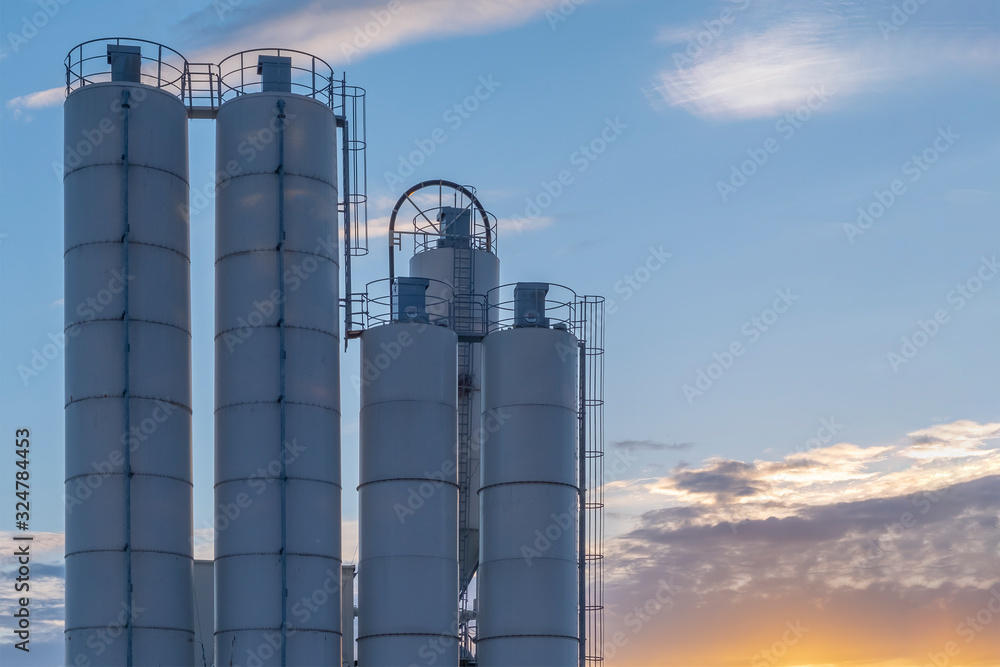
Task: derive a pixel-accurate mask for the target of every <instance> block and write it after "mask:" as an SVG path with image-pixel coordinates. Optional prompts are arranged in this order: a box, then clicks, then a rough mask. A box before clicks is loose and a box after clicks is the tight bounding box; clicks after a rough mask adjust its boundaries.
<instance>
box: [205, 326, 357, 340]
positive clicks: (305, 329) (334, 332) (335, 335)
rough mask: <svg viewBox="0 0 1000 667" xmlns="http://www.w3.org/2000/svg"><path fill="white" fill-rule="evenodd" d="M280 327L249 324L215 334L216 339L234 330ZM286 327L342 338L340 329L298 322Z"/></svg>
mask: <svg viewBox="0 0 1000 667" xmlns="http://www.w3.org/2000/svg"><path fill="white" fill-rule="evenodd" d="M277 328H279V327H278V325H277V324H261V325H260V326H250V325H249V324H248V325H247V326H245V327H232V328H230V329H223V330H222V331H219V332H217V333H216V334H215V340H219V336H225V335H226V334H227V333H232V332H233V331H245V330H247V329H277ZM285 329H301V330H302V331H315V332H316V333H321V334H326V335H327V336H330V337H331V338H336V339H337V340H338V341H339V340H340V336H339V331H330V330H327V329H317V328H316V327H303V326H298V325H296V324H288V323H287V322H286V323H285Z"/></svg>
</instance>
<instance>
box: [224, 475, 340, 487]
mask: <svg viewBox="0 0 1000 667" xmlns="http://www.w3.org/2000/svg"><path fill="white" fill-rule="evenodd" d="M279 479H281V477H263V476H261V475H252V476H250V477H230V478H229V479H222V480H219V481H218V482H216V483H215V484H214V485H213V487H212V488H218V487H219V485H220V484H230V483H232V482H249V481H250V480H254V481H256V480H263V481H265V482H276V481H278V480H279ZM284 479H286V480H292V481H299V482H317V483H319V484H328V485H330V486H334V487H336V488H338V489H341V490H343V487H342V486H341V485H340V482H331V481H329V480H325V479H317V478H316V477H295V476H294V475H286V476H285V478H284Z"/></svg>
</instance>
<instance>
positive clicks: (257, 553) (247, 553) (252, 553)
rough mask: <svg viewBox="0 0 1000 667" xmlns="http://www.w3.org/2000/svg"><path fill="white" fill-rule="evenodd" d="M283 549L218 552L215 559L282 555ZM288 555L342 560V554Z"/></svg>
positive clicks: (296, 553)
mask: <svg viewBox="0 0 1000 667" xmlns="http://www.w3.org/2000/svg"><path fill="white" fill-rule="evenodd" d="M280 555H281V550H280V549H279V550H278V551H242V552H240V553H234V554H221V555H220V554H216V555H215V560H216V561H220V560H223V559H225V558H239V557H241V556H280ZM285 555H286V556H298V557H300V558H320V559H322V560H332V561H336V562H338V563H340V562H342V561H341V557H340V556H326V555H324V554H313V553H306V552H299V551H286V552H285Z"/></svg>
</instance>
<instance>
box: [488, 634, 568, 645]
mask: <svg viewBox="0 0 1000 667" xmlns="http://www.w3.org/2000/svg"><path fill="white" fill-rule="evenodd" d="M519 637H548V638H550V639H571V640H573V641H574V642H577V643H578V642H579V641H580V640H579V638H578V637H577V636H576V635H552V634H523V635H493V636H491V637H476V640H475V641H476V643H477V644H478V643H479V642H485V641H488V640H490V639H517V638H519Z"/></svg>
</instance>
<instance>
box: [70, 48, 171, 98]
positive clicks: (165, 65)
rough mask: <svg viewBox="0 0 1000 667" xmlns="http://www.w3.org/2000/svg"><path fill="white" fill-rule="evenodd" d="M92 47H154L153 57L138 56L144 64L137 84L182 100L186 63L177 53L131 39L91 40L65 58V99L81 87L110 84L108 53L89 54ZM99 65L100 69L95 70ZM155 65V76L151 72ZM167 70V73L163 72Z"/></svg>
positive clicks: (71, 50)
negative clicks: (154, 54)
mask: <svg viewBox="0 0 1000 667" xmlns="http://www.w3.org/2000/svg"><path fill="white" fill-rule="evenodd" d="M94 44H101V45H105V46H106V45H108V44H115V45H117V46H123V45H124V46H138V47H140V49H141V48H142V47H143V45H148V46H153V47H156V57H155V58H154V57H152V56H148V55H144V54H142V53H140V56H139V59H140V61H141V62H142V63H143V65H142V66H141V67H140V73H139V83H141V84H144V85H147V86H152V87H154V88H159V89H161V90H167V91H168V92H171V93H173V94H175V95H177V97H179V98H181V99H184V93H185V88H186V86H187V79H188V61H187V59H186V58H185V57H184V56H182V55H181V54H180V53H179V52H177V51H175V50H174V49H172V48H170V47H169V46H166V45H164V44H160V43H159V42H151V41H149V40H147V39H132V38H130V37H102V38H100V39H91V40H88V41H86V42H81V43H80V44H77V45H76V46H74V47H73V48H72V49H70V51H69V53H67V54H66V58H65V61H64V64H65V66H66V95H69V94H70V93H72V92H73V91H74V90H77V89H78V88H82V87H83V86H87V85H91V84H95V83H105V82H109V81H111V65H110V63H108V61H107V57H108V54H107V50H104V51H102V52H100V53H94V54H91V53H90V47H92V45H94ZM97 63H100V66H97ZM154 63H155V65H156V67H155V69H156V71H155V73H154V72H152V71H151V70H152V69H153V67H152V65H153V64H154ZM164 70H166V72H164Z"/></svg>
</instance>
